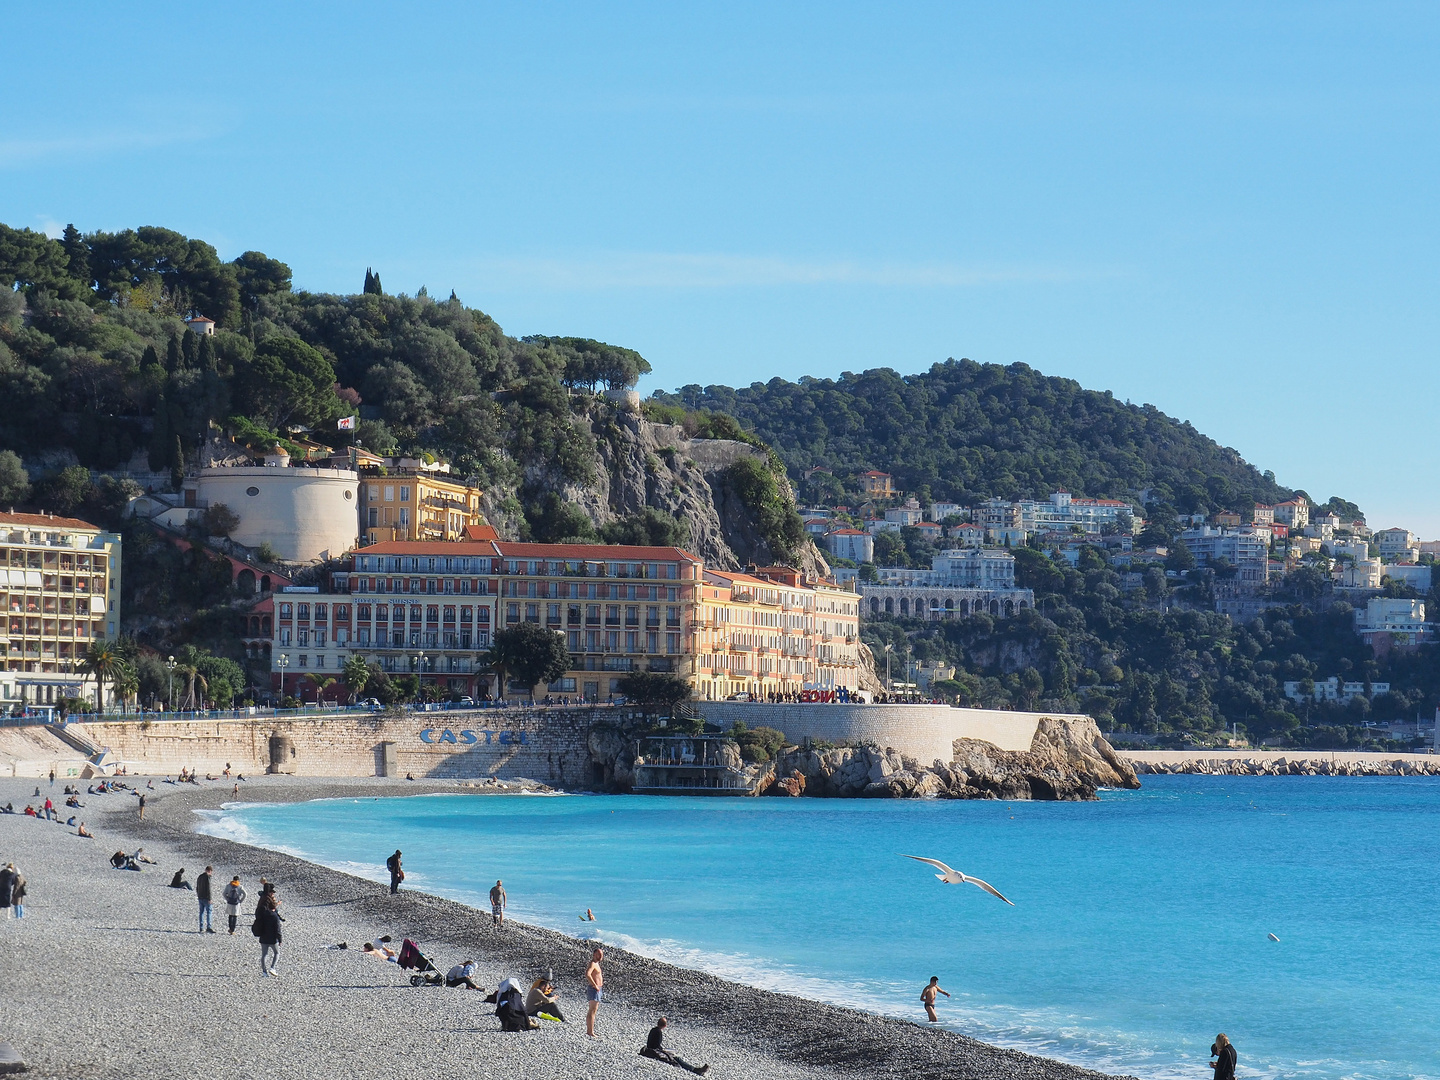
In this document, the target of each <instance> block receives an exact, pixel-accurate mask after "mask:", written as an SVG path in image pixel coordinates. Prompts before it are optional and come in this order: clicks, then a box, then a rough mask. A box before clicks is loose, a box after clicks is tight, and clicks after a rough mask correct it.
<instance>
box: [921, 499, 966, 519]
mask: <svg viewBox="0 0 1440 1080" xmlns="http://www.w3.org/2000/svg"><path fill="white" fill-rule="evenodd" d="M969 512H970V511H969V510H968V509H967V508H966V507H963V506H961V505H960V504H959V503H952V502H932V503H931V504H930V520H931V521H944V520H945V519H946V518H947V517H955V516H956V515H962V516H963V515H967V514H969Z"/></svg>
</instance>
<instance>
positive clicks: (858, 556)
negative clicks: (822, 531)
mask: <svg viewBox="0 0 1440 1080" xmlns="http://www.w3.org/2000/svg"><path fill="white" fill-rule="evenodd" d="M825 543H826V545H827V546H828V547H829V548H830V554H831V555H834V556H835V557H836V558H837V559H849V560H850V561H851V562H854V563H867V562H874V561H875V538H874V537H873V536H871V535H870V534H869V533H868V532H863V531H862V530H860V529H836V530H835V531H834V532H832V533H830V534H829V535H828V536H826V538H825Z"/></svg>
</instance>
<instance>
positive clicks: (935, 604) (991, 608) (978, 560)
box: [859, 548, 1035, 619]
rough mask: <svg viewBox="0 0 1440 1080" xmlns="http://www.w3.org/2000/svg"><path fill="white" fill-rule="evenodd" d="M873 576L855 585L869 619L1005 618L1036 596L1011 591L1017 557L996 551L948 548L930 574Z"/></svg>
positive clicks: (899, 572) (891, 572)
mask: <svg viewBox="0 0 1440 1080" xmlns="http://www.w3.org/2000/svg"><path fill="white" fill-rule="evenodd" d="M876 575H877V579H878V580H876V581H875V582H873V583H872V582H862V583H860V585H859V589H860V596H861V599H862V602H863V603H864V604H865V605H866V611H867V613H868V614H870V615H906V616H912V617H915V618H928V619H944V618H954V617H964V616H967V615H978V614H981V613H986V614H990V615H996V616H999V617H1001V618H1007V617H1009V616H1011V615H1014V614H1016V613H1017V612H1020V611H1024V610H1026V609H1028V608H1033V607H1034V606H1035V594H1034V593H1033V592H1032V591H1031V590H1029V589H1022V588H1016V586H1015V557H1014V556H1013V555H1011V554H1010V553H1009V552H1008V551H1001V550H997V549H994V548H952V549H949V550H946V551H942V552H940V553H939V554H938V555H936V556H935V557H934V559H933V560H932V563H931V567H930V569H929V570H901V569H893V568H889V567H883V568H880V569H878V570H877V571H876Z"/></svg>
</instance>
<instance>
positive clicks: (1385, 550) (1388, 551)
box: [1375, 528, 1420, 559]
mask: <svg viewBox="0 0 1440 1080" xmlns="http://www.w3.org/2000/svg"><path fill="white" fill-rule="evenodd" d="M1375 543H1376V544H1377V545H1379V547H1380V558H1382V559H1403V558H1406V557H1411V558H1414V557H1418V555H1419V553H1420V544H1419V541H1418V539H1417V537H1416V536H1415V534H1414V533H1412V532H1411V531H1410V530H1409V529H1398V528H1397V529H1381V530H1380V531H1379V532H1377V533H1376V534H1375Z"/></svg>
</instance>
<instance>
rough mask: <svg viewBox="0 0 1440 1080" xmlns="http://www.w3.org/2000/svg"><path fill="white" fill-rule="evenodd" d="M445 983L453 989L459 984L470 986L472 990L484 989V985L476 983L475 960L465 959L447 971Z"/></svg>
mask: <svg viewBox="0 0 1440 1080" xmlns="http://www.w3.org/2000/svg"><path fill="white" fill-rule="evenodd" d="M445 985H446V986H448V987H449V988H450V989H451V990H454V989H455V988H456V987H459V986H468V987H469V988H470V989H471V990H483V989H484V987H481V986H477V985H476V983H475V961H474V960H463V961H461V962H460V963H458V964H456V965H455V966H454V967H452V968H451V969H450V970H449V971H447V972H446V973H445Z"/></svg>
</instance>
